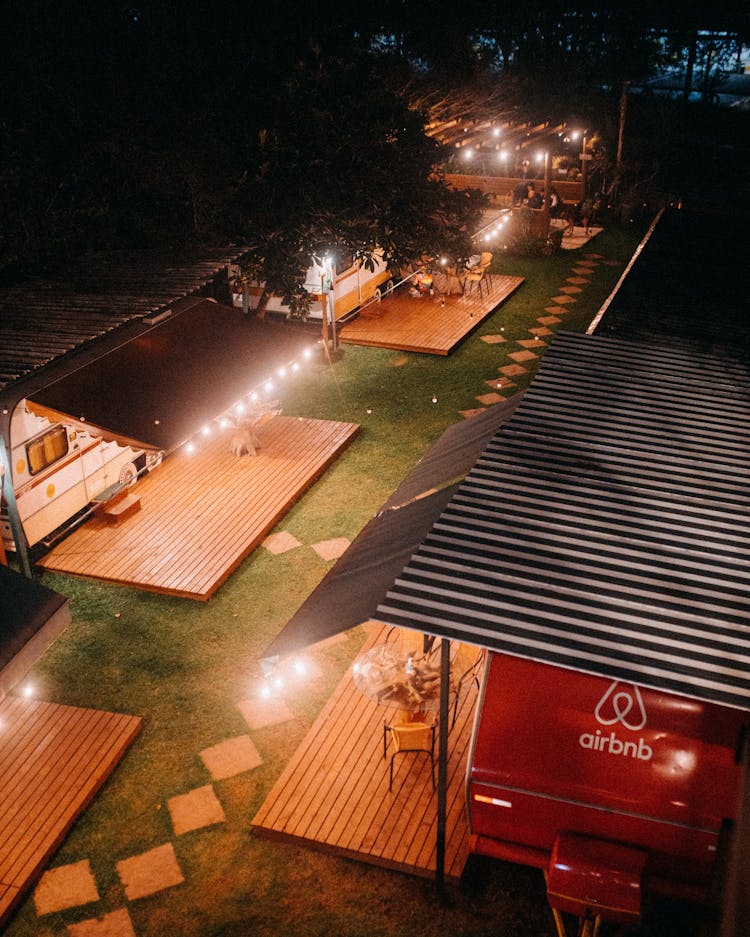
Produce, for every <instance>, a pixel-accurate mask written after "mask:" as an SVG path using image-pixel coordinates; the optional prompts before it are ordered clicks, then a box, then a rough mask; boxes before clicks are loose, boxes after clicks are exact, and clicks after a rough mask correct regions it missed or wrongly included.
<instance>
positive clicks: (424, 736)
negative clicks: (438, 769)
mask: <svg viewBox="0 0 750 937" xmlns="http://www.w3.org/2000/svg"><path fill="white" fill-rule="evenodd" d="M389 735H390V738H391V739H392V741H393V754H392V755H391V763H390V772H389V778H388V790H389V791H391V790H393V762H394V759H395V758H396V755H405V754H408V753H410V752H413V753H417V754H418V753H419V752H423V753H424V754H426V755H428V756H429V759H430V775H431V777H432V786H433V788H434V787H435V723H434V722H427V721H426V720H424V719H419V720H414V721H413V722H394V723H388V722H386V723H384V724H383V758H387V757H388V737H389Z"/></svg>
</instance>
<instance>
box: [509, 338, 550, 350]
mask: <svg viewBox="0 0 750 937" xmlns="http://www.w3.org/2000/svg"><path fill="white" fill-rule="evenodd" d="M516 344H517V345H523V347H524V348H546V347H547V343H546V342H543V341H542V340H541V338H524V339H522V340H521V341H520V342H516Z"/></svg>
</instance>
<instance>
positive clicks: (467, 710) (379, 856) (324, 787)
mask: <svg viewBox="0 0 750 937" xmlns="http://www.w3.org/2000/svg"><path fill="white" fill-rule="evenodd" d="M382 635H383V630H377V631H376V632H374V634H373V636H372V638H371V640H370V641H369V642H368V646H369V645H370V644H374V643H378V641H380V640H382ZM475 704H476V687H475V686H474V685H473V684H472V685H470V686H469V687H468V688H467V690H466V692H465V693H464V694H463V695H462V697H461V699H460V703H459V709H458V716H457V719H456V723H455V726H454V727H453V729H451V731H450V735H449V754H448V806H447V835H446V861H445V874H446V876H447V877H448V878H451V879H454V880H457V879H459V878H460V876H461V873H462V871H463V868H464V865H465V864H466V860H467V858H468V838H469V829H468V824H467V820H466V812H465V806H464V790H465V788H464V774H465V766H466V758H467V752H468V746H469V740H470V736H471V729H472V722H473V715H474V708H475ZM394 715H395V710H393V709H392V708H391V707H385V706H380V705H378V704H377V703H376V702H374V701H373V700H370V699H368V698H367V697H365V696H364V695H363V694H362V693H361V692H360V691H359V690H357V688H356V687H355V685H354V681H353V678H352V673H351V668H350V669H349V670H348V671H347V673H346V675H345V676H344V678H343V679H342V680H341V682H340V683H339V685H338V686H337V688H336V690H335V691H334V693H333V695H332V696H331V698H330V700H329V701H328V703H327V704H326V706H325V707H324V709H323V711H322V712H321V713H320V715H319V717H318V719H317V720H316V721H315V723H314V725H313V726H312V727H311V729H310V731H309V733H308V734H307V736H306V737H305V739H304V740H303V742H302V744H301V745H300V747H299V748H298V749H297V751H296V752H295V754H294V756H293V757H292V759H291V761H290V762H289V764H288V765H287V767H286V768H285V770H284V772H283V773H282V775H281V777H280V778H279V779H278V781H277V782H276V784H275V785H274V787H273V789H272V790H271V792H270V793H269V795H268V797H267V798H266V800H265V802H264V803H263V805H262V806H261V808H260V810H259V811H258V813H257V814H256V815H255V817H254V818H253V828H254V830H255V831H256V833H257V834H259V835H262V836H265V837H268V838H272V839H279V840H284V841H288V842H294V843H297V844H298V845H307V846H312V847H315V848H319V849H322V850H323V851H326V852H330V853H332V854H335V855H340V856H346V857H348V858H351V859H357V860H359V861H362V862H366V863H370V864H372V865H378V866H382V867H385V868H389V869H395V870H398V871H402V872H407V873H410V874H412V875H418V876H422V877H429V876H432V875H433V874H434V872H435V867H436V835H437V793H436V791H435V790H433V787H432V781H431V778H430V768H429V759H428V758H427V756H425V755H410V754H405V755H400V756H398V757H397V759H396V763H395V767H394V778H393V791H392V792H390V791H389V790H388V770H389V761H388V760H387V759H384V758H383V722H384V720H385V719H392V718H393V716H394ZM388 755H389V757H390V747H389V751H388ZM436 755H437V751H436ZM435 772H436V776H437V758H436V765H435Z"/></svg>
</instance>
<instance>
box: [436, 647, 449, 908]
mask: <svg viewBox="0 0 750 937" xmlns="http://www.w3.org/2000/svg"><path fill="white" fill-rule="evenodd" d="M450 674H451V642H450V641H449V640H448V639H447V638H442V639H441V641H440V719H439V722H438V740H439V746H438V784H437V842H436V846H435V887H436V889H437V892H438V895H440V897H441V898H442V897H443V896H444V895H445V832H446V810H447V804H448V713H449V710H450V705H449V704H450Z"/></svg>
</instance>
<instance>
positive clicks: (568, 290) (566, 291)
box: [560, 286, 583, 294]
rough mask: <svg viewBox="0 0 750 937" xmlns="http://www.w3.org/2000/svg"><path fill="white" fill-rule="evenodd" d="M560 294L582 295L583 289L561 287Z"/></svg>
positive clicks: (578, 287)
mask: <svg viewBox="0 0 750 937" xmlns="http://www.w3.org/2000/svg"><path fill="white" fill-rule="evenodd" d="M560 292H561V293H568V294H570V293H582V292H583V290H582V289H581V287H580V286H561V287H560Z"/></svg>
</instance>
